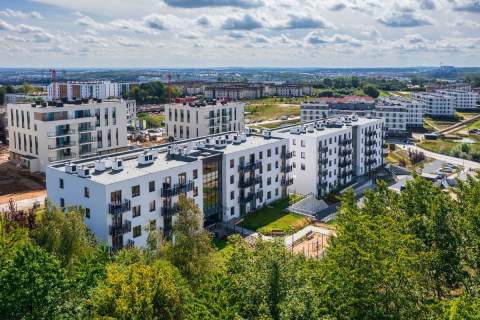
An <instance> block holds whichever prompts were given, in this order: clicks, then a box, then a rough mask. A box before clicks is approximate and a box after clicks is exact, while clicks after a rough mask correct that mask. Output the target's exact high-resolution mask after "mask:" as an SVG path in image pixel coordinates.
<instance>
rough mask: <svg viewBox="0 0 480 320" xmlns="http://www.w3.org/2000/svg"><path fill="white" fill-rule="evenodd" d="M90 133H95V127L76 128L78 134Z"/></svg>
mask: <svg viewBox="0 0 480 320" xmlns="http://www.w3.org/2000/svg"><path fill="white" fill-rule="evenodd" d="M92 131H95V127H94V126H92V125H88V126H79V127H78V132H92Z"/></svg>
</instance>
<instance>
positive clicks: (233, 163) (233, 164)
mask: <svg viewBox="0 0 480 320" xmlns="http://www.w3.org/2000/svg"><path fill="white" fill-rule="evenodd" d="M234 166H235V160H233V159H232V160H230V168H233V167H234Z"/></svg>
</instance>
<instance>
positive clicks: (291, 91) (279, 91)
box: [265, 84, 313, 97]
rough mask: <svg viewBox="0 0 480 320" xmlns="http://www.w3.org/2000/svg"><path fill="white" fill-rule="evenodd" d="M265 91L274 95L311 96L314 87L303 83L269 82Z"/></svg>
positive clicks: (269, 94) (268, 94)
mask: <svg viewBox="0 0 480 320" xmlns="http://www.w3.org/2000/svg"><path fill="white" fill-rule="evenodd" d="M265 93H266V95H267V96H274V97H303V96H311V95H312V94H313V87H312V86H310V85H303V84H267V85H266V88H265Z"/></svg>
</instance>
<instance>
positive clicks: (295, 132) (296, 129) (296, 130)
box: [290, 127, 300, 134]
mask: <svg viewBox="0 0 480 320" xmlns="http://www.w3.org/2000/svg"><path fill="white" fill-rule="evenodd" d="M290 133H292V134H300V127H294V128H291V129H290Z"/></svg>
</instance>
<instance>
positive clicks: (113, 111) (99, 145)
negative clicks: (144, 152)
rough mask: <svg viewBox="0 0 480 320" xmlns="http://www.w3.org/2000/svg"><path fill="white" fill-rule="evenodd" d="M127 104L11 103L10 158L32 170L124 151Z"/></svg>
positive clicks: (9, 110) (85, 101)
mask: <svg viewBox="0 0 480 320" xmlns="http://www.w3.org/2000/svg"><path fill="white" fill-rule="evenodd" d="M126 110H127V108H126V102H124V101H103V102H101V103H99V102H96V101H92V100H88V99H87V100H84V101H83V102H82V100H78V101H76V102H75V103H71V102H70V103H66V104H63V103H56V102H49V103H47V102H44V103H42V104H31V105H30V104H9V105H7V114H8V118H9V128H8V130H9V138H10V144H9V148H10V158H11V160H12V161H13V162H15V163H19V164H21V165H23V166H24V167H26V168H29V169H30V170H31V171H45V168H46V166H47V165H49V164H51V163H53V162H57V161H63V160H70V159H76V158H85V157H91V156H92V155H97V154H105V153H109V152H116V151H121V150H125V149H126V148H127V146H128V142H127V123H126V121H127V117H126Z"/></svg>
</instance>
